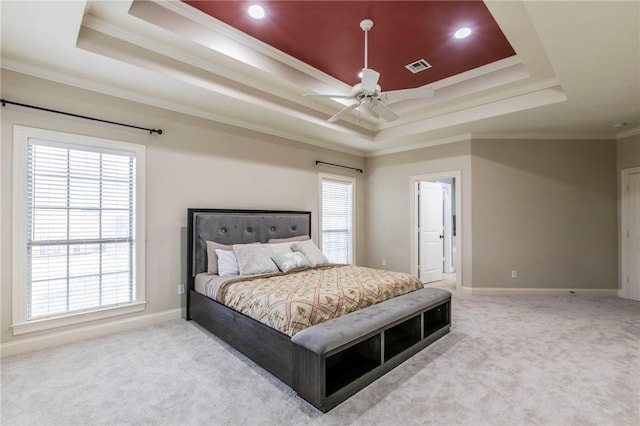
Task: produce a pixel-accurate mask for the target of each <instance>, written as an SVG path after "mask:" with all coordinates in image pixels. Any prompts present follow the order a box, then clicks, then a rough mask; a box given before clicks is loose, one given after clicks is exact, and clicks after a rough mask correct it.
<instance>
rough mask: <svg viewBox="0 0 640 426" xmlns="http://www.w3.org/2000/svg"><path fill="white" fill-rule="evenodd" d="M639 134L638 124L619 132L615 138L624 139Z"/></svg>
mask: <svg viewBox="0 0 640 426" xmlns="http://www.w3.org/2000/svg"><path fill="white" fill-rule="evenodd" d="M635 135H640V126H637V127H632V128H631V129H628V130H625V131H624V132H620V133H618V134H617V135H616V139H617V140H620V139H624V138H628V137H630V136H635Z"/></svg>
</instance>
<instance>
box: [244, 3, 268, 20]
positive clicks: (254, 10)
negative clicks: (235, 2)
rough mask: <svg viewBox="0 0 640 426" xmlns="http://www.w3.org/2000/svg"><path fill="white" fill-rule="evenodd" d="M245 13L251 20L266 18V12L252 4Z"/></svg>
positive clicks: (257, 5)
mask: <svg viewBox="0 0 640 426" xmlns="http://www.w3.org/2000/svg"><path fill="white" fill-rule="evenodd" d="M247 13H248V14H249V16H251V17H252V18H253V19H264V17H265V16H267V11H266V10H265V9H264V7H262V6H260V5H259V4H252V5H251V6H249V7H248V8H247Z"/></svg>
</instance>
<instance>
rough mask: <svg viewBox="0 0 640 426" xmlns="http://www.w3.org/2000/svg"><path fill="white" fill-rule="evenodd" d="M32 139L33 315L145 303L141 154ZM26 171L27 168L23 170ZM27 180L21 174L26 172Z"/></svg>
mask: <svg viewBox="0 0 640 426" xmlns="http://www.w3.org/2000/svg"><path fill="white" fill-rule="evenodd" d="M59 139H60V138H58V139H51V140H49V139H45V138H36V137H26V138H25V142H26V144H25V147H24V158H23V160H24V161H25V164H26V168H24V167H23V168H22V170H25V173H24V178H23V179H24V187H25V189H26V194H25V195H24V198H23V204H24V209H23V210H20V209H18V210H17V211H22V212H23V214H24V219H22V218H20V217H18V218H16V219H17V222H16V223H20V222H21V221H22V222H23V226H24V228H23V231H22V232H21V233H20V234H22V235H24V241H23V243H21V244H20V245H19V247H22V248H23V250H24V251H25V252H23V253H15V255H17V256H19V257H22V258H23V259H24V265H25V268H24V273H23V275H24V278H25V281H26V282H23V283H14V285H21V286H23V287H22V288H19V289H18V291H17V293H18V294H19V295H20V294H22V300H21V301H20V303H22V304H24V305H25V306H24V309H22V307H19V310H20V311H23V312H24V313H23V314H22V318H15V315H14V322H15V323H17V324H20V323H25V322H29V321H35V322H38V321H40V320H43V319H55V318H56V317H61V316H69V315H74V314H81V313H86V312H91V311H97V310H105V309H109V308H116V307H119V306H123V305H131V304H133V303H134V302H140V301H141V300H140V298H141V296H142V295H143V294H144V293H143V291H140V290H141V289H140V287H141V285H142V283H139V282H138V279H139V277H140V276H141V275H139V274H137V269H138V268H139V260H140V259H139V258H138V257H139V253H140V251H138V250H137V242H138V237H139V235H141V234H140V233H139V232H138V230H137V226H138V220H137V219H138V218H137V216H138V214H139V213H138V210H139V209H138V194H137V192H138V188H139V185H138V172H139V170H140V169H139V167H138V166H139V165H138V161H139V158H138V156H139V153H136V151H135V150H134V151H128V150H118V149H112V148H106V147H104V146H96V145H95V144H87V145H79V144H76V143H73V144H70V143H65V142H64V141H60V140H59ZM18 169H20V168H18ZM18 178H20V177H18Z"/></svg>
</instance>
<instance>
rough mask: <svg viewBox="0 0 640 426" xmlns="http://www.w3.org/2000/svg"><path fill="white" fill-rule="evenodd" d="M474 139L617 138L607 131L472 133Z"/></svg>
mask: <svg viewBox="0 0 640 426" xmlns="http://www.w3.org/2000/svg"><path fill="white" fill-rule="evenodd" d="M471 138H472V139H473V140H492V139H499V140H505V139H512V140H615V137H614V136H612V135H610V134H606V133H596V134H593V133H590V134H589V133H472V134H471Z"/></svg>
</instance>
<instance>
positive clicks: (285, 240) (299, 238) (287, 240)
mask: <svg viewBox="0 0 640 426" xmlns="http://www.w3.org/2000/svg"><path fill="white" fill-rule="evenodd" d="M310 239H311V237H310V236H308V235H298V236H297V237H289V238H272V239H270V240H269V243H270V244H273V243H295V242H296V241H307V240H310Z"/></svg>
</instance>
